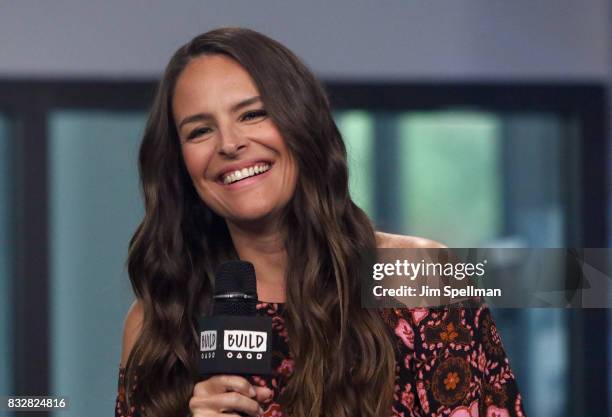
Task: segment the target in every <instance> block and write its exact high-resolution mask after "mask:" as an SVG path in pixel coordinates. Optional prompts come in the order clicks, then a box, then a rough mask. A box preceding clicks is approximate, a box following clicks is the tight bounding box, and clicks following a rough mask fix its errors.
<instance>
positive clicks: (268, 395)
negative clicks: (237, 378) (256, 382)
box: [253, 387, 274, 403]
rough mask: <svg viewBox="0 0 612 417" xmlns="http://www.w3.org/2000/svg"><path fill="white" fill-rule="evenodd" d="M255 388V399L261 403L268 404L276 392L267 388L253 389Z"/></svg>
mask: <svg viewBox="0 0 612 417" xmlns="http://www.w3.org/2000/svg"><path fill="white" fill-rule="evenodd" d="M253 388H255V398H256V399H257V402H259V403H266V402H268V401H270V400H271V399H272V397H273V396H274V391H272V390H271V389H270V388H266V387H253Z"/></svg>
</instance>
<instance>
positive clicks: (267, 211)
mask: <svg viewBox="0 0 612 417" xmlns="http://www.w3.org/2000/svg"><path fill="white" fill-rule="evenodd" d="M172 109H173V113H174V120H175V122H176V125H177V126H179V129H178V134H179V138H180V141H181V150H182V155H183V160H184V161H185V166H186V167H187V171H188V172H189V175H190V177H191V180H192V181H193V185H194V188H195V189H196V191H197V192H198V194H199V195H200V197H201V198H202V201H203V202H204V203H205V204H206V205H207V206H208V207H210V208H211V209H212V210H213V211H214V212H215V213H217V214H218V215H220V216H221V217H223V218H224V219H226V220H227V224H228V227H229V228H230V231H231V230H232V228H235V227H237V224H241V223H244V222H252V221H254V220H258V224H259V226H261V227H266V228H269V227H270V226H265V225H264V224H263V221H264V218H266V219H270V220H274V219H277V218H278V217H279V215H280V213H281V211H282V209H283V208H284V207H285V206H286V205H287V203H288V202H289V199H290V198H291V196H292V195H293V193H294V190H295V184H296V179H297V166H296V163H295V161H294V160H293V158H292V157H291V154H290V152H289V150H288V149H287V146H286V144H285V140H284V139H283V137H282V136H281V134H280V132H279V131H278V129H277V128H276V126H275V124H274V123H273V121H272V119H271V118H270V117H268V114H267V112H266V110H265V109H264V107H263V102H262V100H261V97H260V96H259V92H258V91H257V87H256V86H255V83H254V82H253V80H252V79H251V77H250V75H249V73H248V72H247V71H246V70H245V69H244V68H243V67H242V66H240V65H239V64H238V63H237V62H236V61H235V60H234V59H232V58H229V57H228V56H225V55H211V56H202V57H198V58H195V59H193V60H192V62H190V63H189V64H188V65H187V67H186V68H185V70H184V71H183V72H182V73H181V75H180V76H179V78H178V80H177V82H176V87H175V91H174V96H173V100H172ZM256 170H257V172H255V171H256ZM256 173H257V174H258V175H255V174H256Z"/></svg>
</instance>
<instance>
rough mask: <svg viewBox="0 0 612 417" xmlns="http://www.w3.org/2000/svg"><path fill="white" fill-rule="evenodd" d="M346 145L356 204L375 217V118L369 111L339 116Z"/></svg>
mask: <svg viewBox="0 0 612 417" xmlns="http://www.w3.org/2000/svg"><path fill="white" fill-rule="evenodd" d="M335 119H336V123H337V125H338V129H339V130H340V132H341V134H342V137H343V138H344V142H345V144H346V150H347V158H348V165H349V187H350V192H351V197H352V198H353V201H355V204H357V205H358V206H359V207H361V208H362V209H363V210H364V211H365V212H366V213H367V214H368V215H369V216H373V215H374V195H373V191H374V156H375V155H374V117H373V116H372V115H371V114H370V113H368V112H365V111H346V112H341V113H338V114H337V115H336V117H335Z"/></svg>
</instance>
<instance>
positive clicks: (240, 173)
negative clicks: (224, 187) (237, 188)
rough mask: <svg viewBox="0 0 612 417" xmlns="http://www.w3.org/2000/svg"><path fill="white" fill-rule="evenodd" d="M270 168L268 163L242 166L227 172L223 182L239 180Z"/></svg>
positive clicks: (229, 182) (228, 182)
mask: <svg viewBox="0 0 612 417" xmlns="http://www.w3.org/2000/svg"><path fill="white" fill-rule="evenodd" d="M269 169H270V164H263V165H255V166H251V167H248V168H242V169H241V170H236V171H234V172H232V173H230V174H227V175H226V176H224V177H223V184H231V183H233V182H236V181H240V180H241V179H244V178H248V177H252V176H254V175H257V174H261V173H263V172H266V171H267V170H269Z"/></svg>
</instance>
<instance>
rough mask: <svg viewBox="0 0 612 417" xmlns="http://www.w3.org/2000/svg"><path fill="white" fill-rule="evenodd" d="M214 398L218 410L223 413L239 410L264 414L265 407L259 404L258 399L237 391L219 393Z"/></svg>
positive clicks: (257, 414)
mask: <svg viewBox="0 0 612 417" xmlns="http://www.w3.org/2000/svg"><path fill="white" fill-rule="evenodd" d="M212 398H214V402H215V406H216V407H218V410H219V411H220V412H222V413H223V412H226V411H230V412H236V411H238V412H243V413H246V414H248V415H251V416H254V417H259V416H263V409H262V408H261V407H260V406H259V404H258V403H257V401H255V400H253V399H251V398H248V397H245V396H244V395H242V394H239V393H237V392H228V393H225V394H219V395H215V396H214V397H212Z"/></svg>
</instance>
